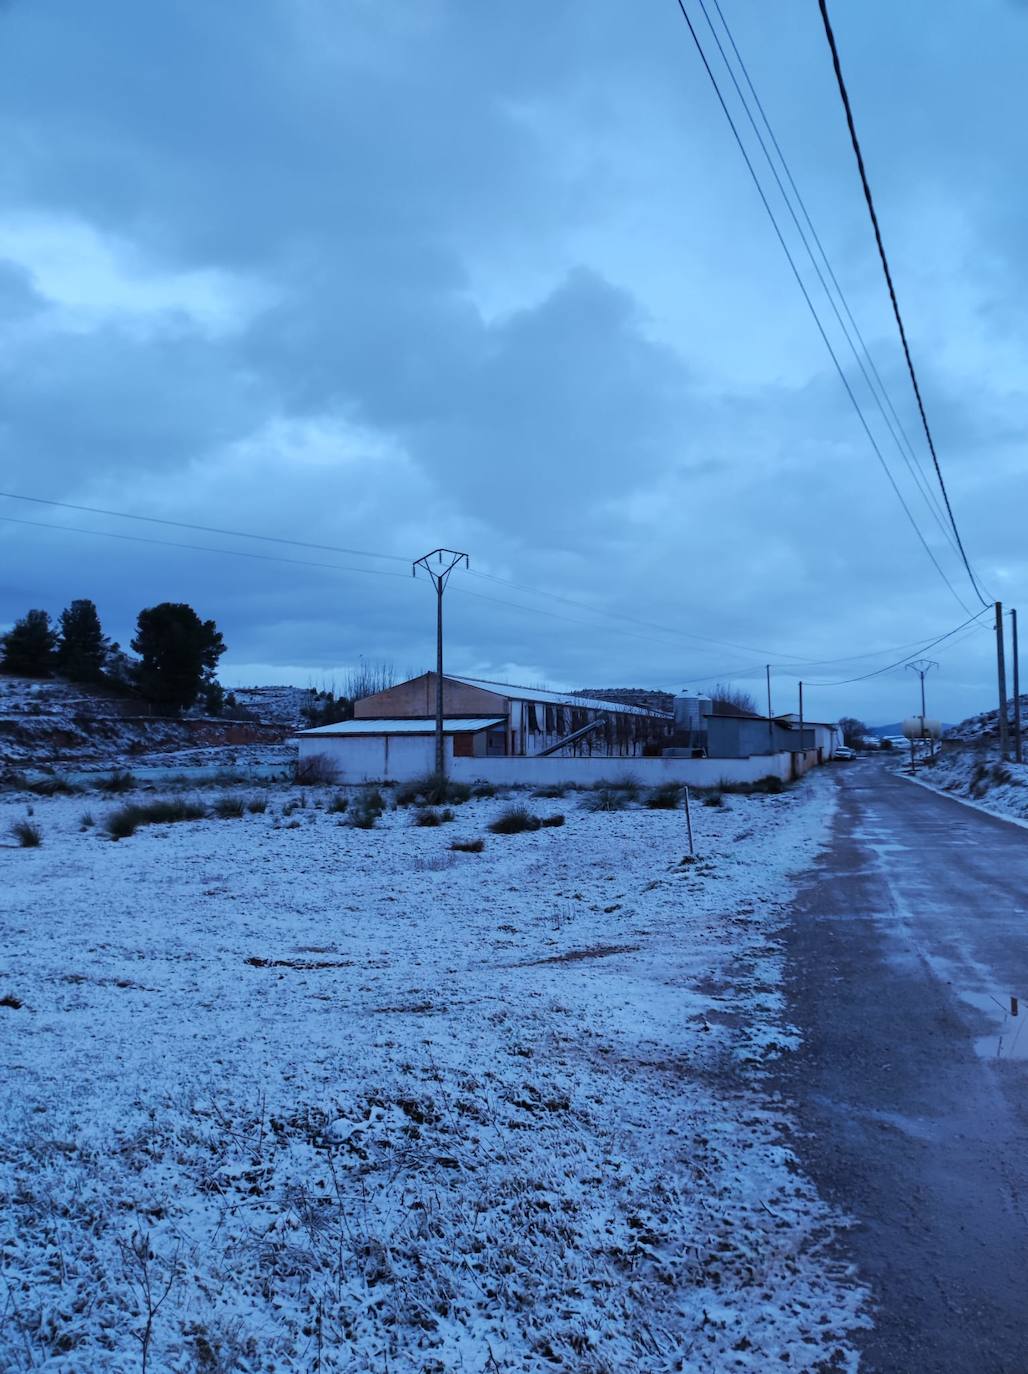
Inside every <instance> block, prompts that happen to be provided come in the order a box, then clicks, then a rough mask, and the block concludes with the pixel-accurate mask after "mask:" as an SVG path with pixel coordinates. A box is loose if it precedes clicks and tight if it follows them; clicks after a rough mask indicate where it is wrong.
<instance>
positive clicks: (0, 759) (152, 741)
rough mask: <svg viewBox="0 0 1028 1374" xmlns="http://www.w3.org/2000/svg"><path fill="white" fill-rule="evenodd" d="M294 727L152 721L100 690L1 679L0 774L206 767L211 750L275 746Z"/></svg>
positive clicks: (195, 719) (198, 719) (146, 711)
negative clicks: (191, 756)
mask: <svg viewBox="0 0 1028 1374" xmlns="http://www.w3.org/2000/svg"><path fill="white" fill-rule="evenodd" d="M270 690H272V691H275V690H277V689H270ZM294 728H295V726H294V725H293V724H291V723H286V722H285V721H283V720H281V719H278V720H276V719H273V720H271V721H262V720H259V719H253V720H225V719H220V718H211V717H203V716H185V717H181V718H178V717H168V716H159V715H154V714H152V708H151V707H149V706H148V705H147V704H146V703H145V702H141V701H138V700H136V699H134V698H126V697H123V696H120V695H117V694H116V693H114V692H112V691H110V690H109V689H104V688H102V687H87V686H82V685H80V684H76V683H70V682H63V681H60V680H58V679H52V680H47V681H39V680H36V679H33V678H23V677H14V676H8V675H6V674H4V675H0V772H6V773H11V772H17V771H19V770H23V769H32V768H48V767H68V766H71V765H77V766H90V765H94V764H95V765H103V766H108V765H115V764H124V763H125V762H127V761H134V762H137V763H143V762H144V761H146V760H147V759H148V758H149V757H150V756H152V755H156V756H158V757H157V759H156V760H154V761H157V762H160V760H161V758H162V757H165V756H167V755H169V754H176V755H181V753H182V752H183V751H197V750H202V751H204V753H205V755H207V756H208V757H207V760H206V761H208V762H210V761H211V759H210V757H209V755H210V751H211V750H214V751H219V750H228V749H232V748H236V747H238V746H247V745H272V744H280V743H282V742H283V741H284V740H285V739H286V738H288V736H289V735H290V734H291V733H292V731H293V729H294ZM179 761H180V762H182V763H185V762H187V760H186V759H181V758H180V759H179Z"/></svg>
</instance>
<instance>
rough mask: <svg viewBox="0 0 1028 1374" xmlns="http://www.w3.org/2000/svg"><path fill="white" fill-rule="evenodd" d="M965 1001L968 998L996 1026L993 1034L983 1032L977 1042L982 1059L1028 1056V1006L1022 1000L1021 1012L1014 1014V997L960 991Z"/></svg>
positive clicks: (1020, 1004)
mask: <svg viewBox="0 0 1028 1374" xmlns="http://www.w3.org/2000/svg"><path fill="white" fill-rule="evenodd" d="M954 991H955V992H957V996H958V997H959V998H960V1000H961V1001H962V1002H968V1003H970V1005H971V1006H972V1007H975V1008H976V1009H977V1010H978V1011H980V1012H981V1013H982V1015H983V1016H985V1017H987V1018H988V1020H990V1021H991V1022H992V1023H993V1025H994V1026H995V1027H996V1029H995V1030H994V1031H992V1032H991V1033H990V1034H989V1035H979V1036H977V1037H976V1039H975V1042H974V1047H975V1053H976V1054H977V1055H978V1057H979V1058H980V1059H1028V1031H1026V1030H1025V1026H1026V1025H1028V1006H1026V1005H1025V1003H1024V1001H1023V1000H1022V1001H1021V1002H1020V1003H1019V1013H1018V1015H1017V1016H1013V1015H1011V1011H1010V998H1009V996H1007V997H1006V998H1003V997H1000V996H997V995H996V994H994V993H991V992H965V991H962V990H960V991H958V990H957V989H954Z"/></svg>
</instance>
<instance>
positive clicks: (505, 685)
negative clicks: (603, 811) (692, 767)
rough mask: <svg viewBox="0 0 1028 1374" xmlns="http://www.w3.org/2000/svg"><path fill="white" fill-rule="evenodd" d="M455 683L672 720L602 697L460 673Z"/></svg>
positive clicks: (520, 697)
mask: <svg viewBox="0 0 1028 1374" xmlns="http://www.w3.org/2000/svg"><path fill="white" fill-rule="evenodd" d="M444 676H445V677H448V678H449V679H450V680H451V681H452V682H462V683H463V684H464V685H465V686H466V687H481V689H482V690H483V691H485V692H494V693H495V694H496V695H497V696H500V697H508V698H509V699H510V700H511V701H538V702H542V703H544V704H546V705H550V706H584V707H586V708H587V709H589V710H592V711H614V712H616V713H617V714H619V715H625V716H657V717H658V718H660V719H667V720H671V719H673V717H672V716H671V715H670V713H669V712H666V711H647V710H646V709H645V707H642V706H626V705H625V704H624V703H623V702H620V701H602V700H600V699H599V698H598V697H576V696H574V695H573V694H572V693H571V692H550V691H548V690H547V689H546V688H545V687H518V686H515V685H514V684H513V683H511V682H490V681H489V679H488V678H481V677H461V676H459V675H458V674H457V673H445V674H444Z"/></svg>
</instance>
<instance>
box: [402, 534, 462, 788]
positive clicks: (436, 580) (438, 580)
mask: <svg viewBox="0 0 1028 1374" xmlns="http://www.w3.org/2000/svg"><path fill="white" fill-rule="evenodd" d="M433 559H434V560H435V563H434V564H433V561H432V560H433ZM461 563H463V564H464V566H465V567H466V568H467V567H469V566H470V564H469V563H468V556H467V554H466V553H458V552H457V550H456V549H433V550H432V552H431V553H426V554H425V555H424V556H423V557H422V558H418V559H415V561H414V563H413V565H412V566H411V572H412V574H413V575H414V576H415V577H417V575H418V569H419V568H423V569H424V571H425V572H427V573H428V575H429V577H430V578H431V579H432V583H433V585H434V587H435V592H436V622H435V634H436V642H435V771H436V773H437V774H438V776H439V777H442V776H443V775H444V774H445V772H446V751H445V750H444V748H443V592H444V591H445V590H446V584H447V582H448V581H449V578H450V573H452V572H453V570H454V568H456V567H458V566H459V565H460V564H461Z"/></svg>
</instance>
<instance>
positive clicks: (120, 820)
mask: <svg viewBox="0 0 1028 1374" xmlns="http://www.w3.org/2000/svg"><path fill="white" fill-rule="evenodd" d="M240 814H242V813H240ZM206 815H207V810H206V808H205V807H203V806H201V805H200V804H199V802H191V801H185V800H184V799H183V798H181V797H175V798H172V799H170V800H164V801H152V802H141V803H138V804H134V803H130V804H129V805H128V806H119V807H118V809H117V811H112V812H111V814H110V815H109V816H108V817H107V818H106V819H105V821H104V829H105V830H106V831H107V833H108V835H110V837H111V839H112V840H125V839H128V837H129V836H130V835H134V834H135V833H136V831H137V830H138V828H139V827H140V826H141V825H170V824H172V823H173V822H175V821H199V820H202V819H203V818H204V816H206Z"/></svg>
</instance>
